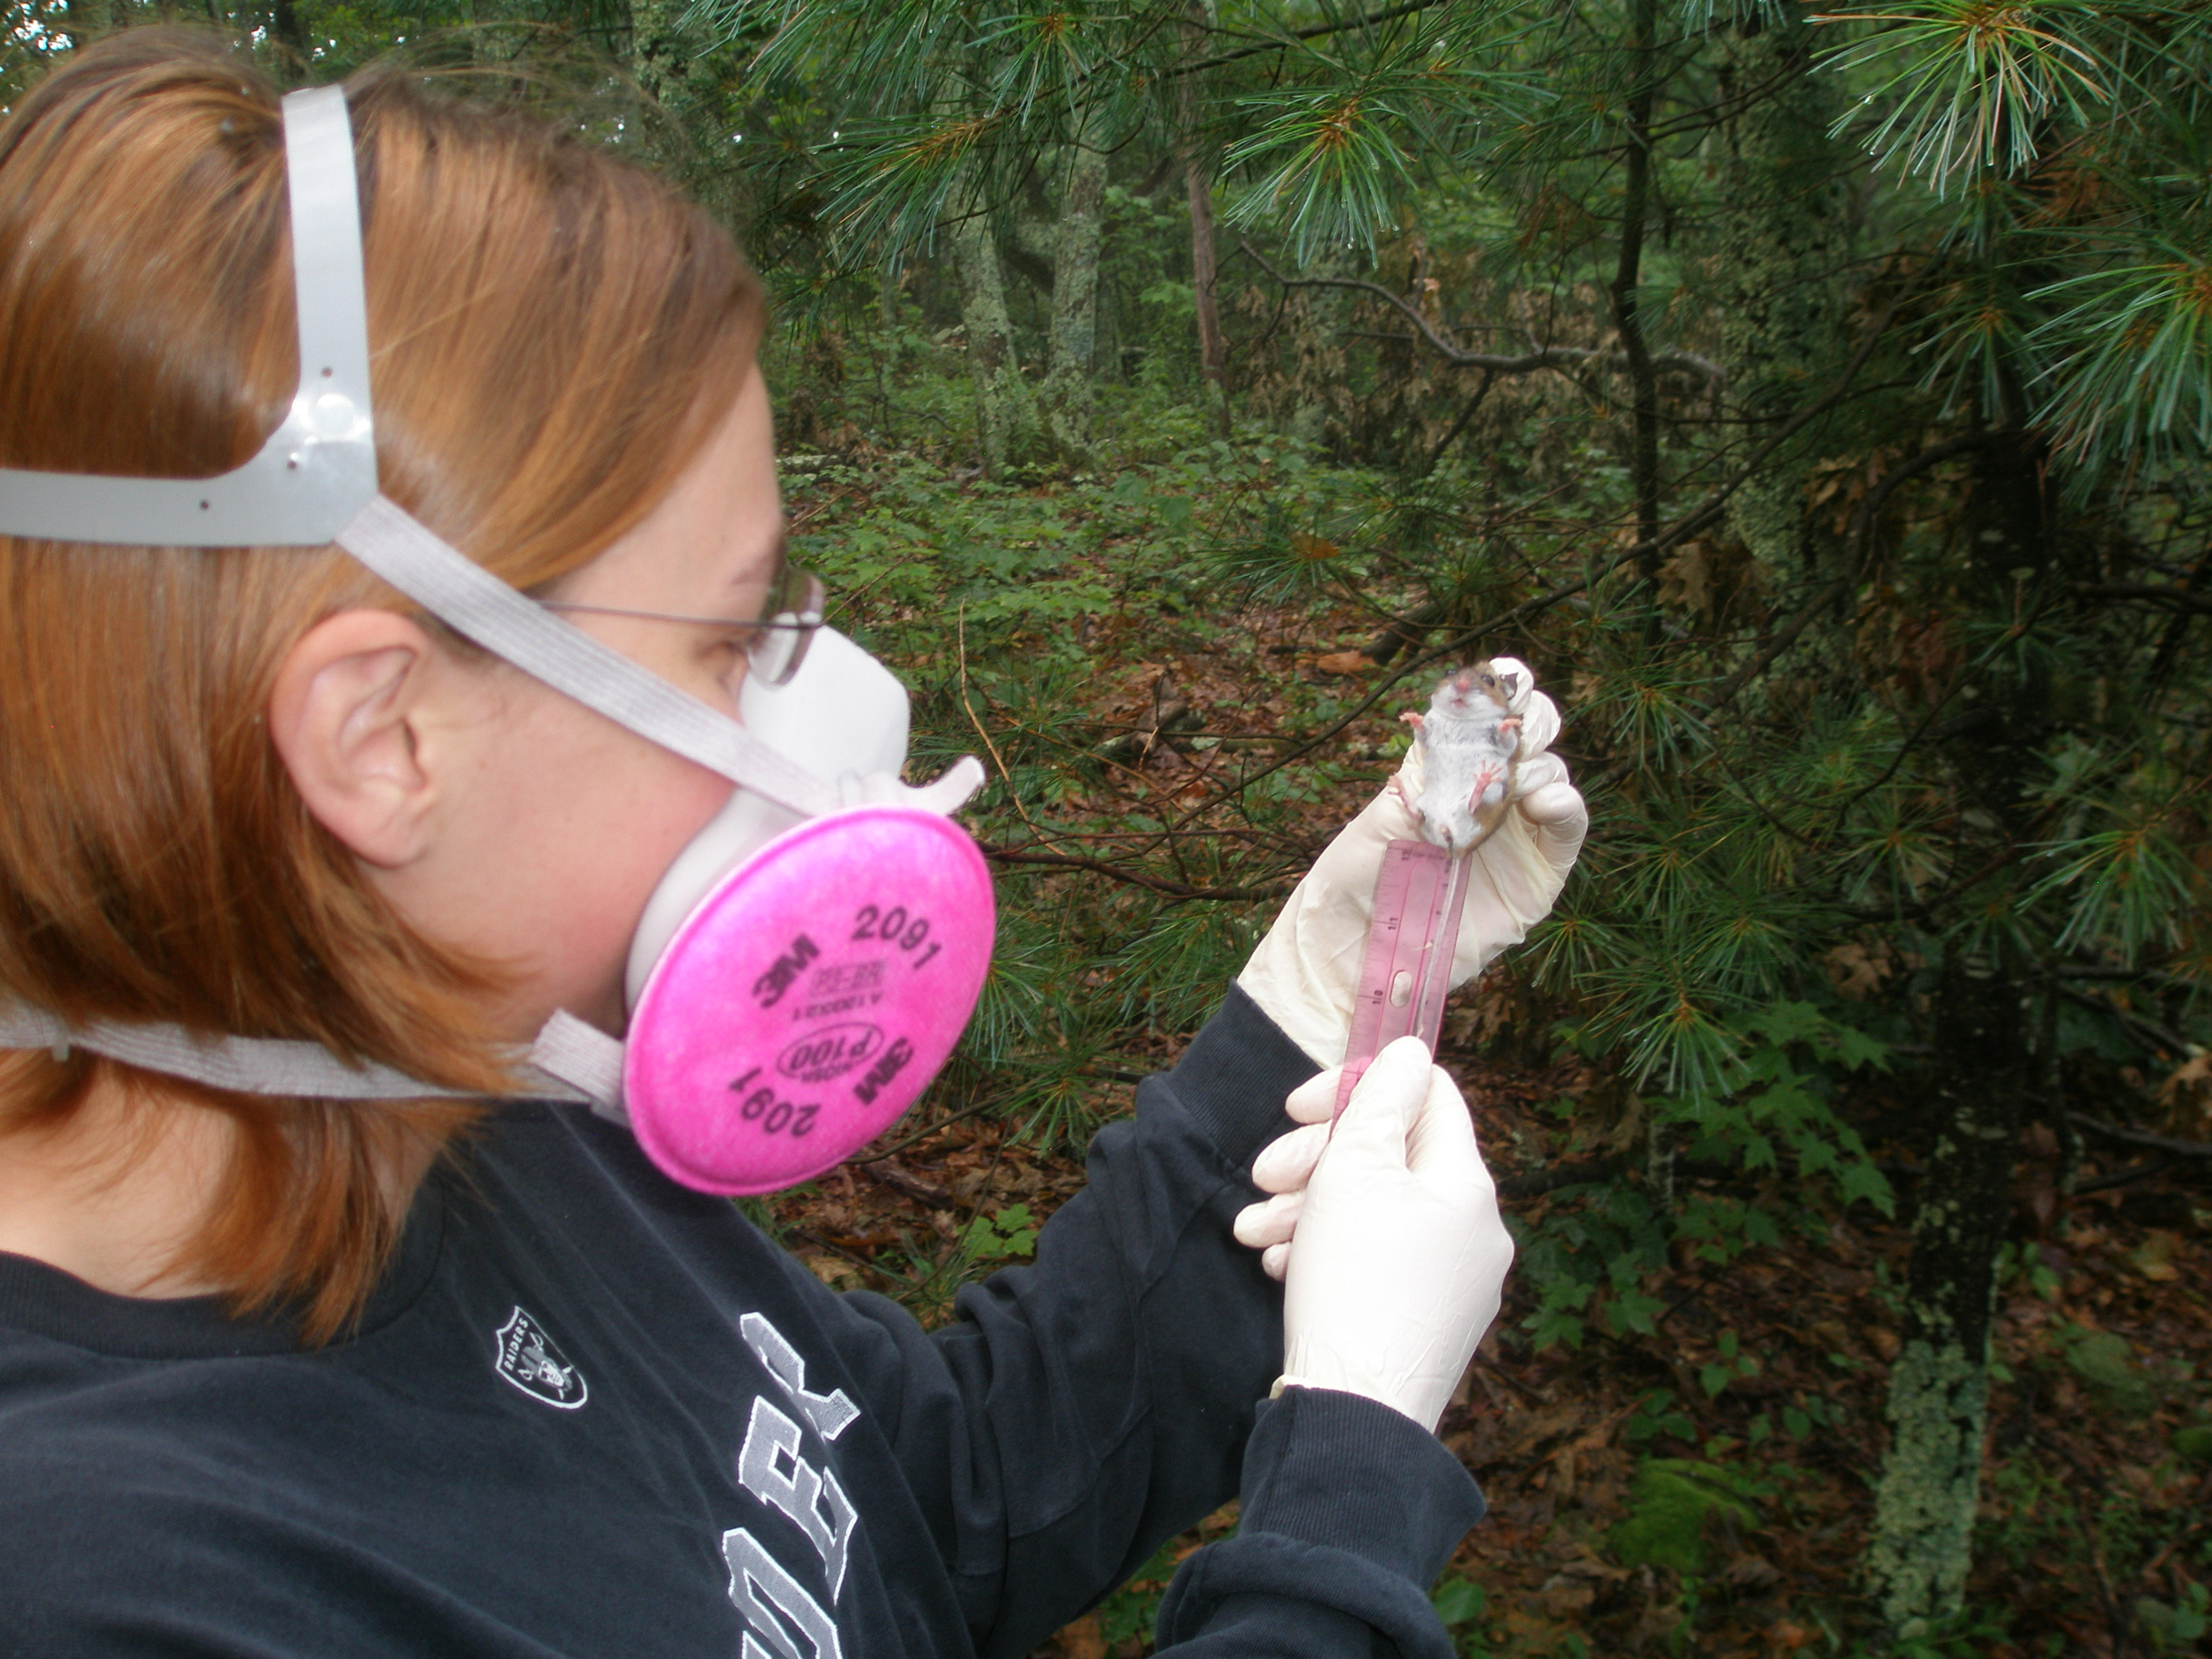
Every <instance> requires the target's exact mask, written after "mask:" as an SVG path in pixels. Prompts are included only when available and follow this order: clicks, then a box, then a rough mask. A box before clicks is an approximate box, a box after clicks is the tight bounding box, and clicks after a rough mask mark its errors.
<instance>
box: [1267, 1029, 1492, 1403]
mask: <svg viewBox="0 0 2212 1659" xmlns="http://www.w3.org/2000/svg"><path fill="white" fill-rule="evenodd" d="M1316 1127H1321V1128H1322V1129H1323V1130H1324V1132H1325V1126H1316ZM1307 1133H1310V1131H1308V1130H1303V1129H1302V1130H1298V1131H1296V1132H1294V1133H1293V1134H1292V1135H1291V1136H1289V1137H1286V1139H1297V1136H1298V1135H1303V1134H1307ZM1264 1208H1266V1206H1254V1209H1255V1210H1259V1209H1264ZM1250 1214H1252V1211H1250V1210H1248V1211H1247V1212H1245V1215H1247V1216H1249V1215H1250ZM1237 1225H1238V1236H1239V1237H1243V1231H1244V1217H1243V1216H1240V1217H1239V1218H1237ZM1289 1250H1290V1272H1289V1275H1288V1277H1287V1279H1285V1291H1284V1297H1283V1381H1284V1383H1286V1384H1288V1383H1298V1384H1301V1385H1303V1386H1304V1387H1307V1388H1315V1389H1342V1390H1344V1391H1345V1392H1346V1393H1349V1394H1357V1395H1365V1396H1366V1397H1367V1398H1369V1399H1370V1400H1379V1401H1382V1402H1383V1404H1384V1405H1386V1406H1389V1407H1394V1408H1395V1409H1396V1410H1398V1411H1401V1412H1403V1413H1405V1414H1406V1415H1407V1416H1408V1417H1410V1418H1412V1419H1413V1420H1414V1421H1415V1422H1416V1423H1419V1425H1421V1426H1422V1427H1424V1428H1425V1429H1429V1430H1431V1431H1433V1430H1434V1429H1435V1428H1436V1426H1437V1419H1439V1418H1441V1417H1442V1416H1443V1409H1444V1402H1445V1401H1448V1400H1449V1399H1450V1398H1451V1395H1452V1390H1453V1389H1455V1388H1457V1387H1458V1386H1459V1380H1460V1378H1461V1376H1462V1375H1464V1374H1465V1372H1466V1370H1467V1366H1468V1361H1469V1360H1470V1359H1472V1358H1474V1350H1475V1345H1476V1344H1477V1343H1479V1342H1480V1341H1481V1340H1482V1334H1483V1333H1484V1332H1485V1331H1486V1330H1488V1329H1489V1328H1490V1323H1491V1322H1492V1320H1493V1319H1495V1318H1497V1316H1498V1301H1499V1297H1500V1296H1501V1294H1502V1293H1503V1291H1504V1284H1505V1270H1506V1269H1507V1268H1508V1267H1510V1266H1511V1265H1512V1261H1513V1238H1512V1235H1511V1234H1510V1233H1508V1232H1507V1231H1505V1224H1504V1221H1503V1220H1501V1219H1500V1218H1499V1217H1498V1188H1497V1184H1496V1183H1495V1182H1492V1180H1491V1178H1490V1171H1489V1170H1487V1169H1486V1168H1485V1167H1484V1166H1483V1162H1482V1156H1481V1154H1480V1152H1477V1151H1476V1150H1475V1145H1474V1123H1473V1121H1471V1120H1470V1119H1469V1117H1468V1110H1467V1104H1466V1103H1465V1102H1464V1101H1462V1099H1461V1098H1460V1093H1459V1091H1458V1090H1457V1089H1456V1088H1455V1087H1454V1086H1453V1085H1452V1080H1451V1079H1449V1077H1447V1076H1445V1075H1444V1073H1443V1072H1442V1071H1441V1070H1439V1069H1438V1068H1437V1066H1434V1065H1432V1064H1431V1062H1430V1059H1429V1051H1428V1049H1427V1048H1425V1047H1424V1046H1423V1045H1422V1042H1421V1040H1420V1039H1419V1037H1410V1036H1408V1037H1400V1038H1399V1039H1398V1040H1397V1041H1396V1042H1393V1043H1391V1044H1390V1045H1389V1047H1388V1048H1384V1049H1383V1052H1382V1053H1381V1054H1378V1055H1376V1059H1375V1063H1374V1064H1373V1065H1372V1066H1369V1067H1368V1068H1367V1073H1366V1075H1365V1076H1364V1077H1363V1078H1361V1079H1360V1080H1359V1085H1358V1087H1357V1088H1355V1089H1354V1090H1353V1091H1352V1100H1351V1102H1350V1103H1349V1104H1347V1105H1346V1107H1345V1109H1344V1115H1343V1116H1342V1117H1340V1118H1339V1119H1338V1120H1337V1122H1336V1127H1335V1133H1334V1134H1333V1135H1331V1136H1330V1137H1329V1139H1328V1145H1327V1147H1326V1149H1325V1150H1324V1151H1323V1152H1322V1154H1321V1157H1320V1159H1319V1162H1318V1164H1316V1167H1315V1168H1314V1170H1313V1178H1312V1179H1311V1180H1310V1182H1307V1183H1306V1184H1305V1188H1304V1215H1303V1216H1302V1217H1301V1218H1299V1220H1298V1224H1297V1237H1296V1238H1295V1239H1294V1240H1292V1241H1291V1243H1290V1246H1289Z"/></svg>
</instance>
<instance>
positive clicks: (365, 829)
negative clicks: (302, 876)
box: [269, 611, 442, 869]
mask: <svg viewBox="0 0 2212 1659" xmlns="http://www.w3.org/2000/svg"><path fill="white" fill-rule="evenodd" d="M435 653H436V647H435V644H434V643H433V642H432V641H431V639H430V636H429V635H428V634H427V633H426V632H424V630H423V629H422V626H421V625H420V624H419V623H416V622H414V621H412V620H411V619H410V618H408V617H403V616H401V615H399V614H398V612H397V611H340V612H339V613H338V614H337V616H334V617H325V619H324V620H323V621H321V622H319V623H316V624H315V626H314V627H313V628H311V629H308V630H307V634H306V635H303V636H302V637H301V640H300V641H299V642H298V643H297V644H295V646H293V647H292V649H291V650H290V651H289V653H286V655H285V658H284V660H283V664H282V665H280V666H279V667H278V668H277V671H276V684H275V686H274V687H273V688H272V689H271V690H270V694H269V735H270V739H271V741H273V742H274V743H275V744H276V752H277V754H278V755H279V756H280V757H282V758H283V762H284V766H285V769H286V770H287V771H289V772H290V773H291V775H292V782H293V785H294V786H295V787H296V788H297V789H298V790H299V792H300V798H301V799H302V800H304V801H306V802H307V810H308V811H310V812H312V813H313V814H314V816H315V818H316V820H317V822H319V823H321V824H322V826H323V827H324V828H325V829H328V830H329V831H330V832H331V834H332V835H334V836H337V838H338V839H339V840H340V841H342V842H344V843H345V844H346V846H347V847H348V848H351V849H352V851H353V852H354V853H355V854H356V855H357V856H359V857H360V858H362V859H363V860H366V861H368V863H370V864H372V865H377V866H382V867H384V868H386V869H397V868H398V867H399V866H403V865H406V864H409V863H411V862H413V861H414V860H416V858H418V857H420V856H421V855H422V853H423V851H424V850H425V849H426V848H428V844H429V842H430V839H431V832H432V829H433V817H432V809H433V807H434V806H435V805H436V803H437V800H438V796H439V791H438V788H437V786H438V784H439V783H440V782H441V781H442V780H441V778H440V777H439V775H438V773H439V770H440V768H439V766H438V765H437V764H436V760H437V759H438V758H439V757H434V756H432V755H430V754H428V753H427V752H426V751H425V750H426V745H425V742H424V738H425V735H426V730H427V727H428V725H429V724H430V722H428V721H426V720H425V714H426V709H425V706H424V705H425V701H426V698H427V697H428V696H430V695H431V690H430V687H431V683H432V682H433V680H435V679H437V678H441V676H439V675H438V674H437V668H438V666H439V664H438V660H437V658H436V655H435Z"/></svg>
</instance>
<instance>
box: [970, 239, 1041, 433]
mask: <svg viewBox="0 0 2212 1659" xmlns="http://www.w3.org/2000/svg"><path fill="white" fill-rule="evenodd" d="M952 252H953V258H954V262H955V263H956V264H957V266H958V267H959V272H960V320H961V322H962V324H963V326H964V328H965V330H966V332H967V336H968V373H969V376H970V377H971V378H972V379H973V380H974V381H975V436H976V442H977V444H978V447H980V448H981V450H982V452H983V470H984V471H986V472H988V473H990V474H991V475H992V476H994V477H996V476H997V475H999V474H1000V473H1001V472H1003V471H1005V470H1006V468H1007V466H1009V465H1020V464H1022V463H1024V462H1026V461H1030V460H1033V459H1036V454H1037V452H1038V449H1039V447H1040V445H1039V440H1040V433H1039V431H1038V428H1037V411H1036V400H1035V399H1034V398H1032V397H1031V396H1030V388H1029V385H1028V383H1027V382H1026V381H1024V380H1023V379H1022V368H1021V364H1020V362H1018V360H1017V358H1016V355H1015V351H1014V328H1013V324H1012V321H1011V320H1010V319H1008V317H1007V315H1006V278H1005V276H1003V275H1002V274H1001V272H1000V269H999V247H998V243H997V241H996V240H995V239H994V237H993V235H992V234H991V222H990V218H989V216H988V215H987V214H984V213H980V212H979V213H976V214H974V215H971V216H969V217H968V218H966V219H963V221H961V222H960V223H959V225H958V226H957V228H955V229H954V231H953V233H952Z"/></svg>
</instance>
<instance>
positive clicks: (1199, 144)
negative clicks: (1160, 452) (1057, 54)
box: [1178, 0, 1229, 437]
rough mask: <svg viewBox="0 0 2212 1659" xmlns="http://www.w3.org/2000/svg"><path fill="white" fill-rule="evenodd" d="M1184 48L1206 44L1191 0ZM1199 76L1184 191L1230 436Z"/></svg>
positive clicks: (1193, 284) (1187, 101)
mask: <svg viewBox="0 0 2212 1659" xmlns="http://www.w3.org/2000/svg"><path fill="white" fill-rule="evenodd" d="M1185 20H1186V21H1185V22H1184V24H1183V46H1184V49H1185V51H1186V52H1188V54H1189V55H1190V56H1191V57H1193V58H1198V57H1201V56H1203V55H1204V54H1205V52H1206V22H1207V21H1208V20H1207V16H1206V6H1205V5H1204V4H1203V3H1200V0H1193V3H1192V4H1191V5H1190V7H1189V8H1188V10H1187V12H1186V14H1185ZM1195 81H1196V77H1195V76H1188V75H1186V76H1183V77H1182V86H1181V88H1180V89H1179V91H1178V101H1179V103H1180V105H1181V115H1182V179H1183V191H1184V195H1185V197H1187V198H1188V201H1189V203H1190V289H1191V302H1192V305H1193V307H1194V310H1195V311H1196V313H1197V316H1198V362H1199V368H1200V369H1201V370H1202V371H1203V372H1204V374H1205V375H1206V379H1207V380H1209V381H1211V382H1212V385H1213V388H1214V395H1215V396H1216V397H1217V398H1218V399H1219V412H1220V417H1221V435H1222V436H1223V437H1227V436H1228V435H1229V347H1228V343H1227V342H1226V341H1225V340H1224V339H1223V338H1222V336H1221V301H1220V295H1219V289H1220V266H1219V262H1218V259H1217V258H1216V256H1215V252H1214V246H1213V170H1212V167H1210V166H1209V165H1208V164H1207V161H1206V142H1205V137H1204V134H1203V132H1202V131H1201V130H1200V121H1199V112H1198V88H1197V86H1196V84H1195Z"/></svg>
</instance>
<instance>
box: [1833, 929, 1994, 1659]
mask: <svg viewBox="0 0 2212 1659" xmlns="http://www.w3.org/2000/svg"><path fill="white" fill-rule="evenodd" d="M2005 967H2006V964H2005V963H2003V962H2002V961H2001V960H1998V959H1993V958H1992V957H1987V956H1981V955H1974V954H1970V953H1968V952H1966V951H1962V950H1956V949H1954V951H1951V952H1949V953H1948V955H1947V957H1946V958H1945V961H1944V964H1943V975H1942V992H1941V1000H1940V1002H1939V1004H1938V1012H1937V1016H1936V1018H1937V1022H1938V1024H1937V1031H1936V1045H1935V1046H1936V1055H1935V1061H1934V1067H1933V1071H1932V1073H1931V1075H1930V1077H1929V1095H1928V1113H1929V1120H1930V1130H1929V1140H1928V1146H1927V1155H1926V1162H1925V1164H1924V1166H1923V1171H1922V1175H1921V1180H1920V1188H1919V1200H1918V1206H1917V1209H1916V1211H1915V1213H1914V1216H1913V1224H1912V1266H1911V1272H1910V1273H1909V1275H1908V1277H1907V1282H1906V1285H1905V1310H1904V1311H1905V1329H1904V1331H1903V1333H1902V1335H1903V1338H1904V1343H1903V1346H1902V1348H1901V1349H1900V1351H1899V1353H1898V1356H1897V1358H1896V1359H1894V1360H1893V1362H1891V1364H1890V1371H1889V1433H1890V1444H1889V1453H1888V1455H1887V1458H1885V1459H1884V1461H1883V1463H1882V1470H1881V1485H1880V1486H1879V1488H1878V1490H1877V1492H1876V1496H1875V1531H1874V1538H1873V1541H1872V1543H1871V1545H1870V1547H1869V1550H1868V1553H1867V1574H1868V1578H1869V1585H1870V1588H1871V1589H1873V1591H1874V1593H1875V1599H1876V1601H1878V1602H1879V1604H1880V1606H1881V1612H1882V1615H1883V1617H1884V1619H1885V1620H1887V1623H1888V1624H1889V1625H1890V1626H1891V1627H1892V1628H1893V1629H1894V1630H1896V1631H1898V1632H1900V1633H1902V1634H1911V1633H1912V1632H1914V1631H1915V1630H1916V1629H1918V1628H1921V1627H1923V1626H1924V1625H1925V1623H1926V1622H1928V1621H1932V1620H1941V1619H1943V1618H1947V1617H1948V1616H1949V1615H1950V1614H1952V1613H1956V1612H1957V1611H1958V1609H1959V1607H1960V1597H1961V1595H1962V1594H1963V1593H1964V1591H1965V1589H1966V1569H1967V1567H1968V1565H1970V1563H1971V1560H1972V1541H1973V1532H1974V1510H1975V1505H1976V1504H1977V1502H1978V1499H1979V1497H1980V1492H1981V1471H1982V1437H1983V1431H1984V1427H1985V1425H1986V1420H1987V1405H1988V1395H1989V1345H1990V1303H1991V1300H1992V1297H1993V1295H1994V1292H1995V1289H1996V1255H1997V1247H1998V1245H1999V1244H2000V1243H2002V1240H2003V1237H2004V1225H2005V1216H2006V1209H2007V1204H2008V1197H2009V1191H2010V1179H2011V1174H2012V1155H2013V1138H2014V1135H2015V1132H2016V1130H2017V1127H2018V1124H2019V1119H2020V1103H2021V1087H2022V1085H2023V1082H2024V1081H2025V1077H2026V1065H2025V1060H2026V1052H2027V1050H2026V1032H2025V1031H2024V1030H2022V1026H2021V999H2020V992H2019V988H2018V987H2017V985H2016V984H2015V981H2014V977H2013V975H2011V974H2009V973H2008V972H2007V971H2005Z"/></svg>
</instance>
